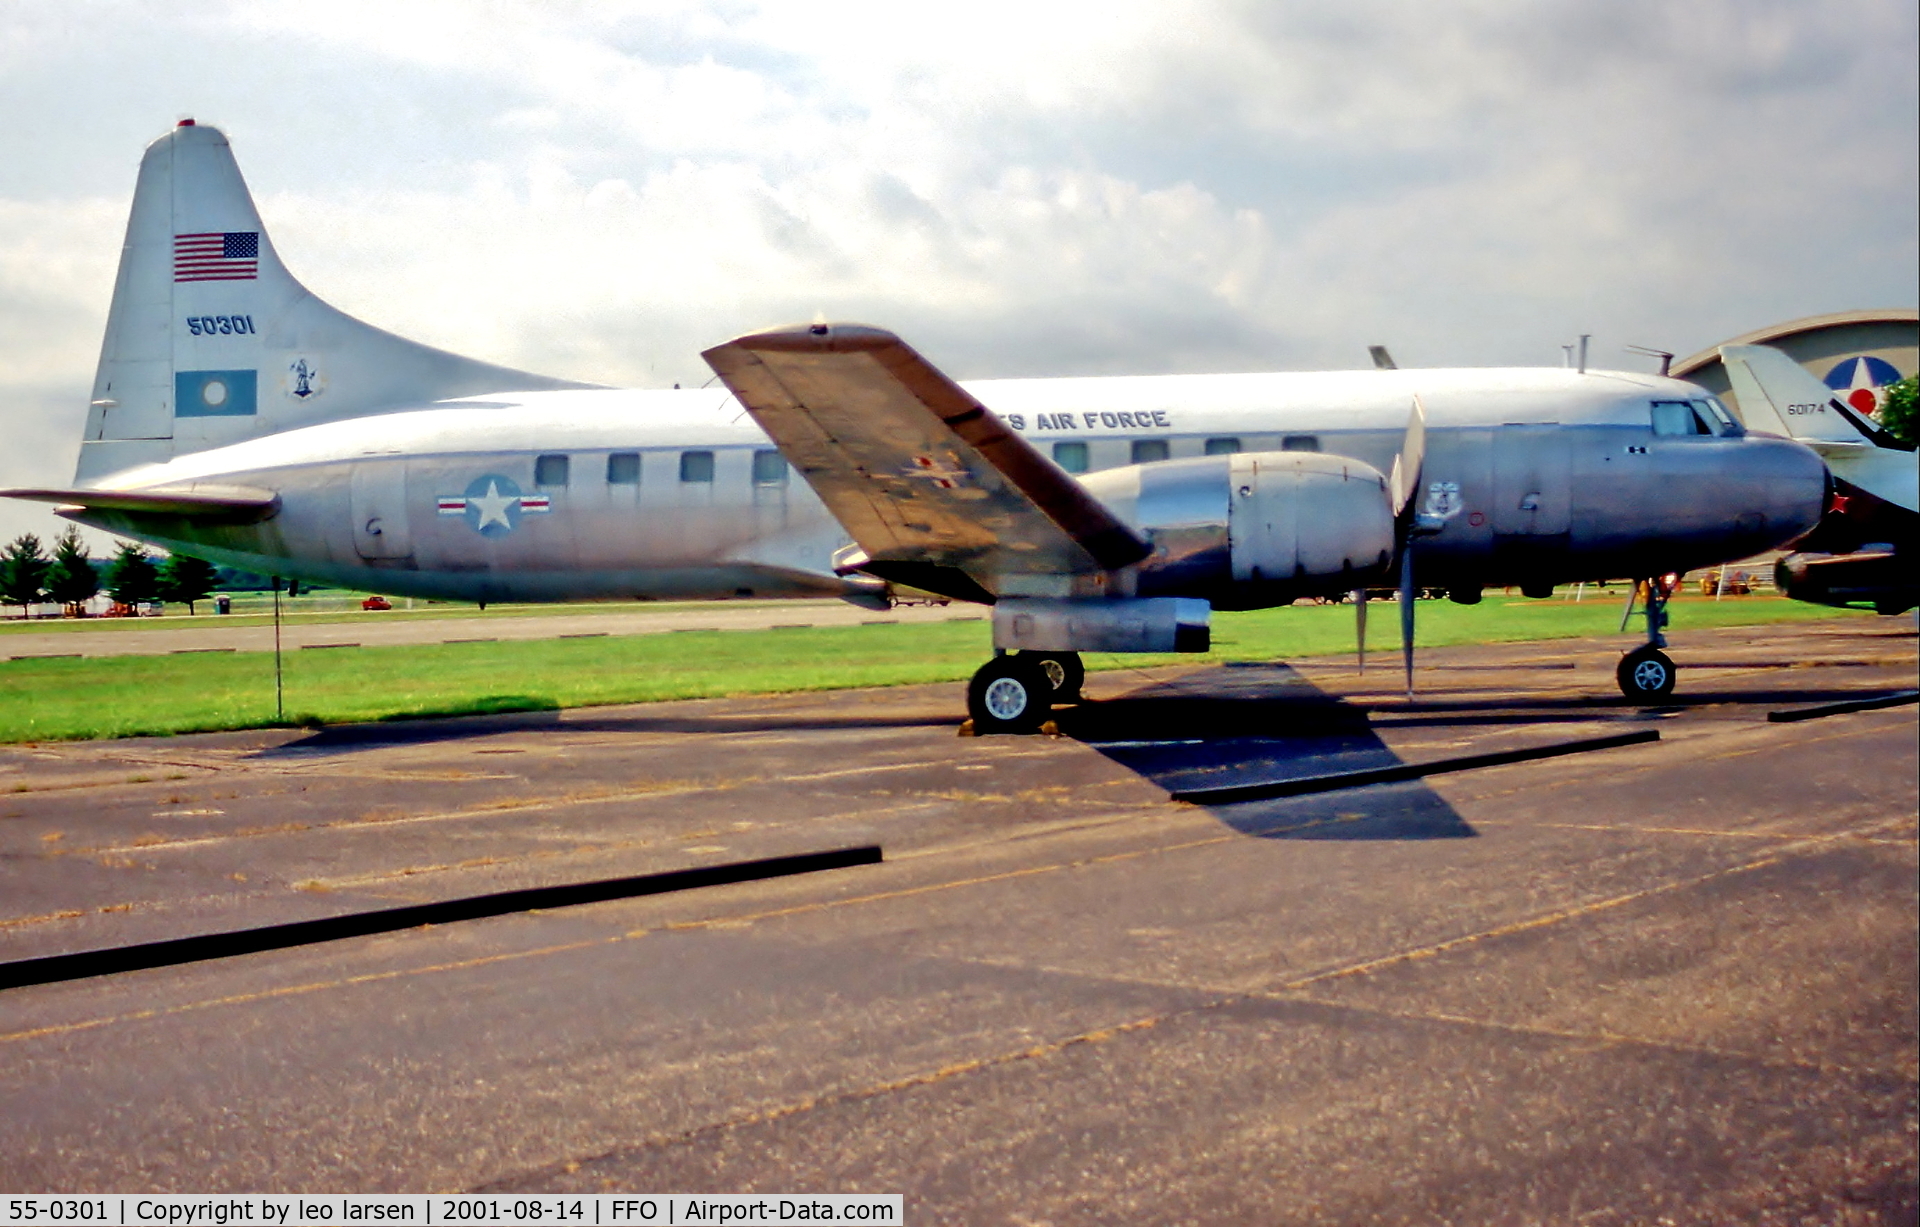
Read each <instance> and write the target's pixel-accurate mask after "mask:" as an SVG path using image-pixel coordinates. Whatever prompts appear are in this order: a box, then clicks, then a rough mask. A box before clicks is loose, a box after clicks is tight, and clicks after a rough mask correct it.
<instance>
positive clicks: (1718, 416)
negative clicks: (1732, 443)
mask: <svg viewBox="0 0 1920 1227" xmlns="http://www.w3.org/2000/svg"><path fill="white" fill-rule="evenodd" d="M1693 403H1694V404H1696V405H1698V406H1699V407H1700V408H1701V409H1703V410H1704V411H1705V412H1706V414H1707V417H1708V419H1709V420H1711V421H1712V422H1713V423H1714V425H1715V427H1717V429H1716V430H1715V431H1714V433H1715V434H1719V435H1726V436H1729V437H1731V436H1735V435H1744V434H1746V433H1747V431H1746V428H1745V427H1744V426H1742V425H1740V421H1739V419H1738V418H1736V417H1734V416H1733V414H1732V413H1731V412H1729V411H1728V409H1727V407H1726V406H1725V405H1723V404H1721V403H1720V398H1719V397H1717V396H1709V397H1707V399H1705V400H1699V401H1695V402H1693Z"/></svg>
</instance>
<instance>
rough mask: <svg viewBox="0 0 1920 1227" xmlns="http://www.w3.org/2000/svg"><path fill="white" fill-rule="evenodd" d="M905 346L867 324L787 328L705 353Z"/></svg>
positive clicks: (742, 338) (750, 335)
mask: <svg viewBox="0 0 1920 1227" xmlns="http://www.w3.org/2000/svg"><path fill="white" fill-rule="evenodd" d="M904 344H905V342H904V341H902V340H901V339H900V338H899V336H898V335H897V334H895V333H892V332H889V331H887V330H886V329H885V328H875V327H873V326H872V325H870V324H851V323H847V324H829V323H813V324H788V325H784V326H782V327H779V328H765V329H762V330H760V331H759V332H749V333H747V334H745V335H744V336H738V337H735V338H734V339H733V340H731V341H727V342H725V343H724V344H721V345H716V346H714V348H713V349H712V350H708V351H707V352H708V353H713V352H714V351H715V350H721V349H727V348H729V347H732V348H738V349H744V350H747V351H749V352H753V351H766V352H770V353H800V354H815V353H826V354H844V353H856V352H859V351H861V350H872V349H885V348H887V347H888V346H892V345H904Z"/></svg>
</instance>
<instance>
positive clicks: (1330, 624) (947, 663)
mask: <svg viewBox="0 0 1920 1227" xmlns="http://www.w3.org/2000/svg"><path fill="white" fill-rule="evenodd" d="M1622 599H1623V594H1622V596H1616V597H1612V598H1604V599H1596V600H1592V601H1586V602H1573V601H1569V600H1549V601H1526V600H1520V599H1508V598H1502V597H1497V596H1490V597H1489V598H1488V599H1487V600H1486V601H1485V602H1483V603H1482V604H1480V605H1478V606H1474V607H1464V606H1458V605H1453V604H1450V603H1448V602H1444V601H1423V602H1421V603H1420V607H1419V613H1420V629H1419V642H1420V644H1421V645H1422V646H1431V647H1437V646H1441V645H1447V644H1458V643H1501V642H1514V641H1524V640H1534V639H1559V638H1569V637H1586V636H1609V635H1615V634H1617V632H1618V630H1619V625H1620V602H1621V600H1622ZM1369 615H1370V617H1369V622H1370V625H1369V634H1368V641H1369V643H1368V646H1369V649H1370V650H1371V651H1376V652H1380V653H1383V654H1384V653H1386V652H1389V651H1396V650H1398V647H1399V618H1398V608H1397V607H1396V606H1395V605H1392V604H1390V603H1376V604H1374V605H1372V606H1371V607H1370V609H1369ZM1859 616H1870V615H1860V614H1853V613H1848V612H1846V611H1840V610H1832V609H1823V608H1820V607H1817V606H1812V605H1803V604H1799V603H1797V602H1792V601H1787V600H1783V599H1780V598H1776V597H1746V598H1740V599H1731V598H1730V599H1728V600H1725V601H1721V602H1714V601H1711V600H1702V599H1700V598H1690V599H1682V600H1678V601H1675V602H1674V605H1673V627H1672V629H1673V630H1674V631H1675V632H1677V633H1679V634H1681V635H1683V636H1684V634H1685V633H1686V631H1687V630H1689V629H1694V628H1701V627H1709V626H1731V625H1742V624H1750V623H1760V622H1781V621H1803V620H1810V619H1830V618H1848V617H1859ZM1638 625H1639V623H1638V620H1637V619H1636V624H1635V628H1633V630H1637V628H1638ZM1633 630H1630V632H1629V634H1628V635H1627V636H1622V637H1621V642H1622V644H1623V646H1624V645H1625V644H1626V643H1628V642H1630V641H1631V639H1632V637H1633ZM1214 645H1215V646H1214V652H1213V653H1212V656H1211V659H1226V660H1268V659H1275V658H1289V659H1291V658H1299V657H1308V656H1322V655H1330V654H1335V653H1345V652H1351V651H1352V650H1353V609H1352V607H1351V606H1344V605H1342V606H1300V607H1293V608H1286V609H1273V610H1262V611H1259V612H1256V613H1239V614H1217V615H1215V618H1214ZM989 650H990V637H989V630H988V626H987V624H986V623H985V622H957V623H947V622H943V623H932V624H919V625H904V624H903V625H893V626H848V627H816V628H807V629H790V630H768V631H687V632H678V633H666V634H652V635H628V636H614V637H608V638H603V639H587V640H581V639H552V640H533V641H523V642H510V643H470V644H466V643H463V644H427V645H413V646H404V647H375V648H339V649H332V650H327V651H295V652H288V653H287V654H286V656H285V658H284V668H285V689H286V711H287V720H286V721H285V723H289V724H337V723H349V722H355V721H366V720H392V719H405V718H409V717H419V716H444V715H460V714H471V713H476V712H489V711H537V710H553V709H557V708H562V707H580V706H588V705H592V704H601V703H638V702H649V701H655V700H661V699H684V698H701V697H713V696H722V695H744V694H773V693H781V692H791V691H804V690H835V689H842V688H845V687H852V686H886V685H904V684H911V683H916V682H940V681H959V680H962V679H964V678H966V677H967V676H968V675H969V674H971V673H972V672H973V670H974V669H975V668H977V667H978V666H979V664H980V662H981V661H982V660H984V659H985V658H986V656H987V655H988V653H989ZM1206 659H1209V658H1208V657H1196V656H1172V655H1168V656H1107V655H1100V656H1089V657H1088V658H1087V665H1088V667H1089V668H1090V669H1119V668H1130V667H1140V666H1144V665H1152V664H1164V663H1170V662H1188V663H1200V662H1202V661H1204V660H1206ZM276 723H281V721H279V720H277V719H276V716H275V709H274V689H273V656H272V654H271V653H236V654H233V655H205V656H200V655H195V656H119V657H104V658H97V659H80V660H22V661H10V662H6V663H0V742H18V741H42V740H62V739H74V738H93V737H126V736H138V735H149V736H151V735H164V734H170V733H186V732H202V731H209V730H215V729H239V728H259V727H267V726H272V725H274V724H276Z"/></svg>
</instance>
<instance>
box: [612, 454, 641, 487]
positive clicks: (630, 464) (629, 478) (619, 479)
mask: <svg viewBox="0 0 1920 1227" xmlns="http://www.w3.org/2000/svg"><path fill="white" fill-rule="evenodd" d="M607 484H608V485H609V486H637V485H639V484H640V453H639V452H615V453H613V454H612V455H610V456H608V457H607Z"/></svg>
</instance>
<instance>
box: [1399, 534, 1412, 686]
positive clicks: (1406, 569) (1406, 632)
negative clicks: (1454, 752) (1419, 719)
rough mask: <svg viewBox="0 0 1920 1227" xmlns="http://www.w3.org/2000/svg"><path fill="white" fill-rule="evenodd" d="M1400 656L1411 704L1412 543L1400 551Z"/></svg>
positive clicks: (1408, 543)
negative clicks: (1402, 658)
mask: <svg viewBox="0 0 1920 1227" xmlns="http://www.w3.org/2000/svg"><path fill="white" fill-rule="evenodd" d="M1400 654H1401V656H1402V657H1404V658H1405V660H1406V662H1407V702H1409V703H1411V702H1413V542H1411V541H1409V542H1407V544H1406V545H1404V546H1402V547H1401V549H1400Z"/></svg>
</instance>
